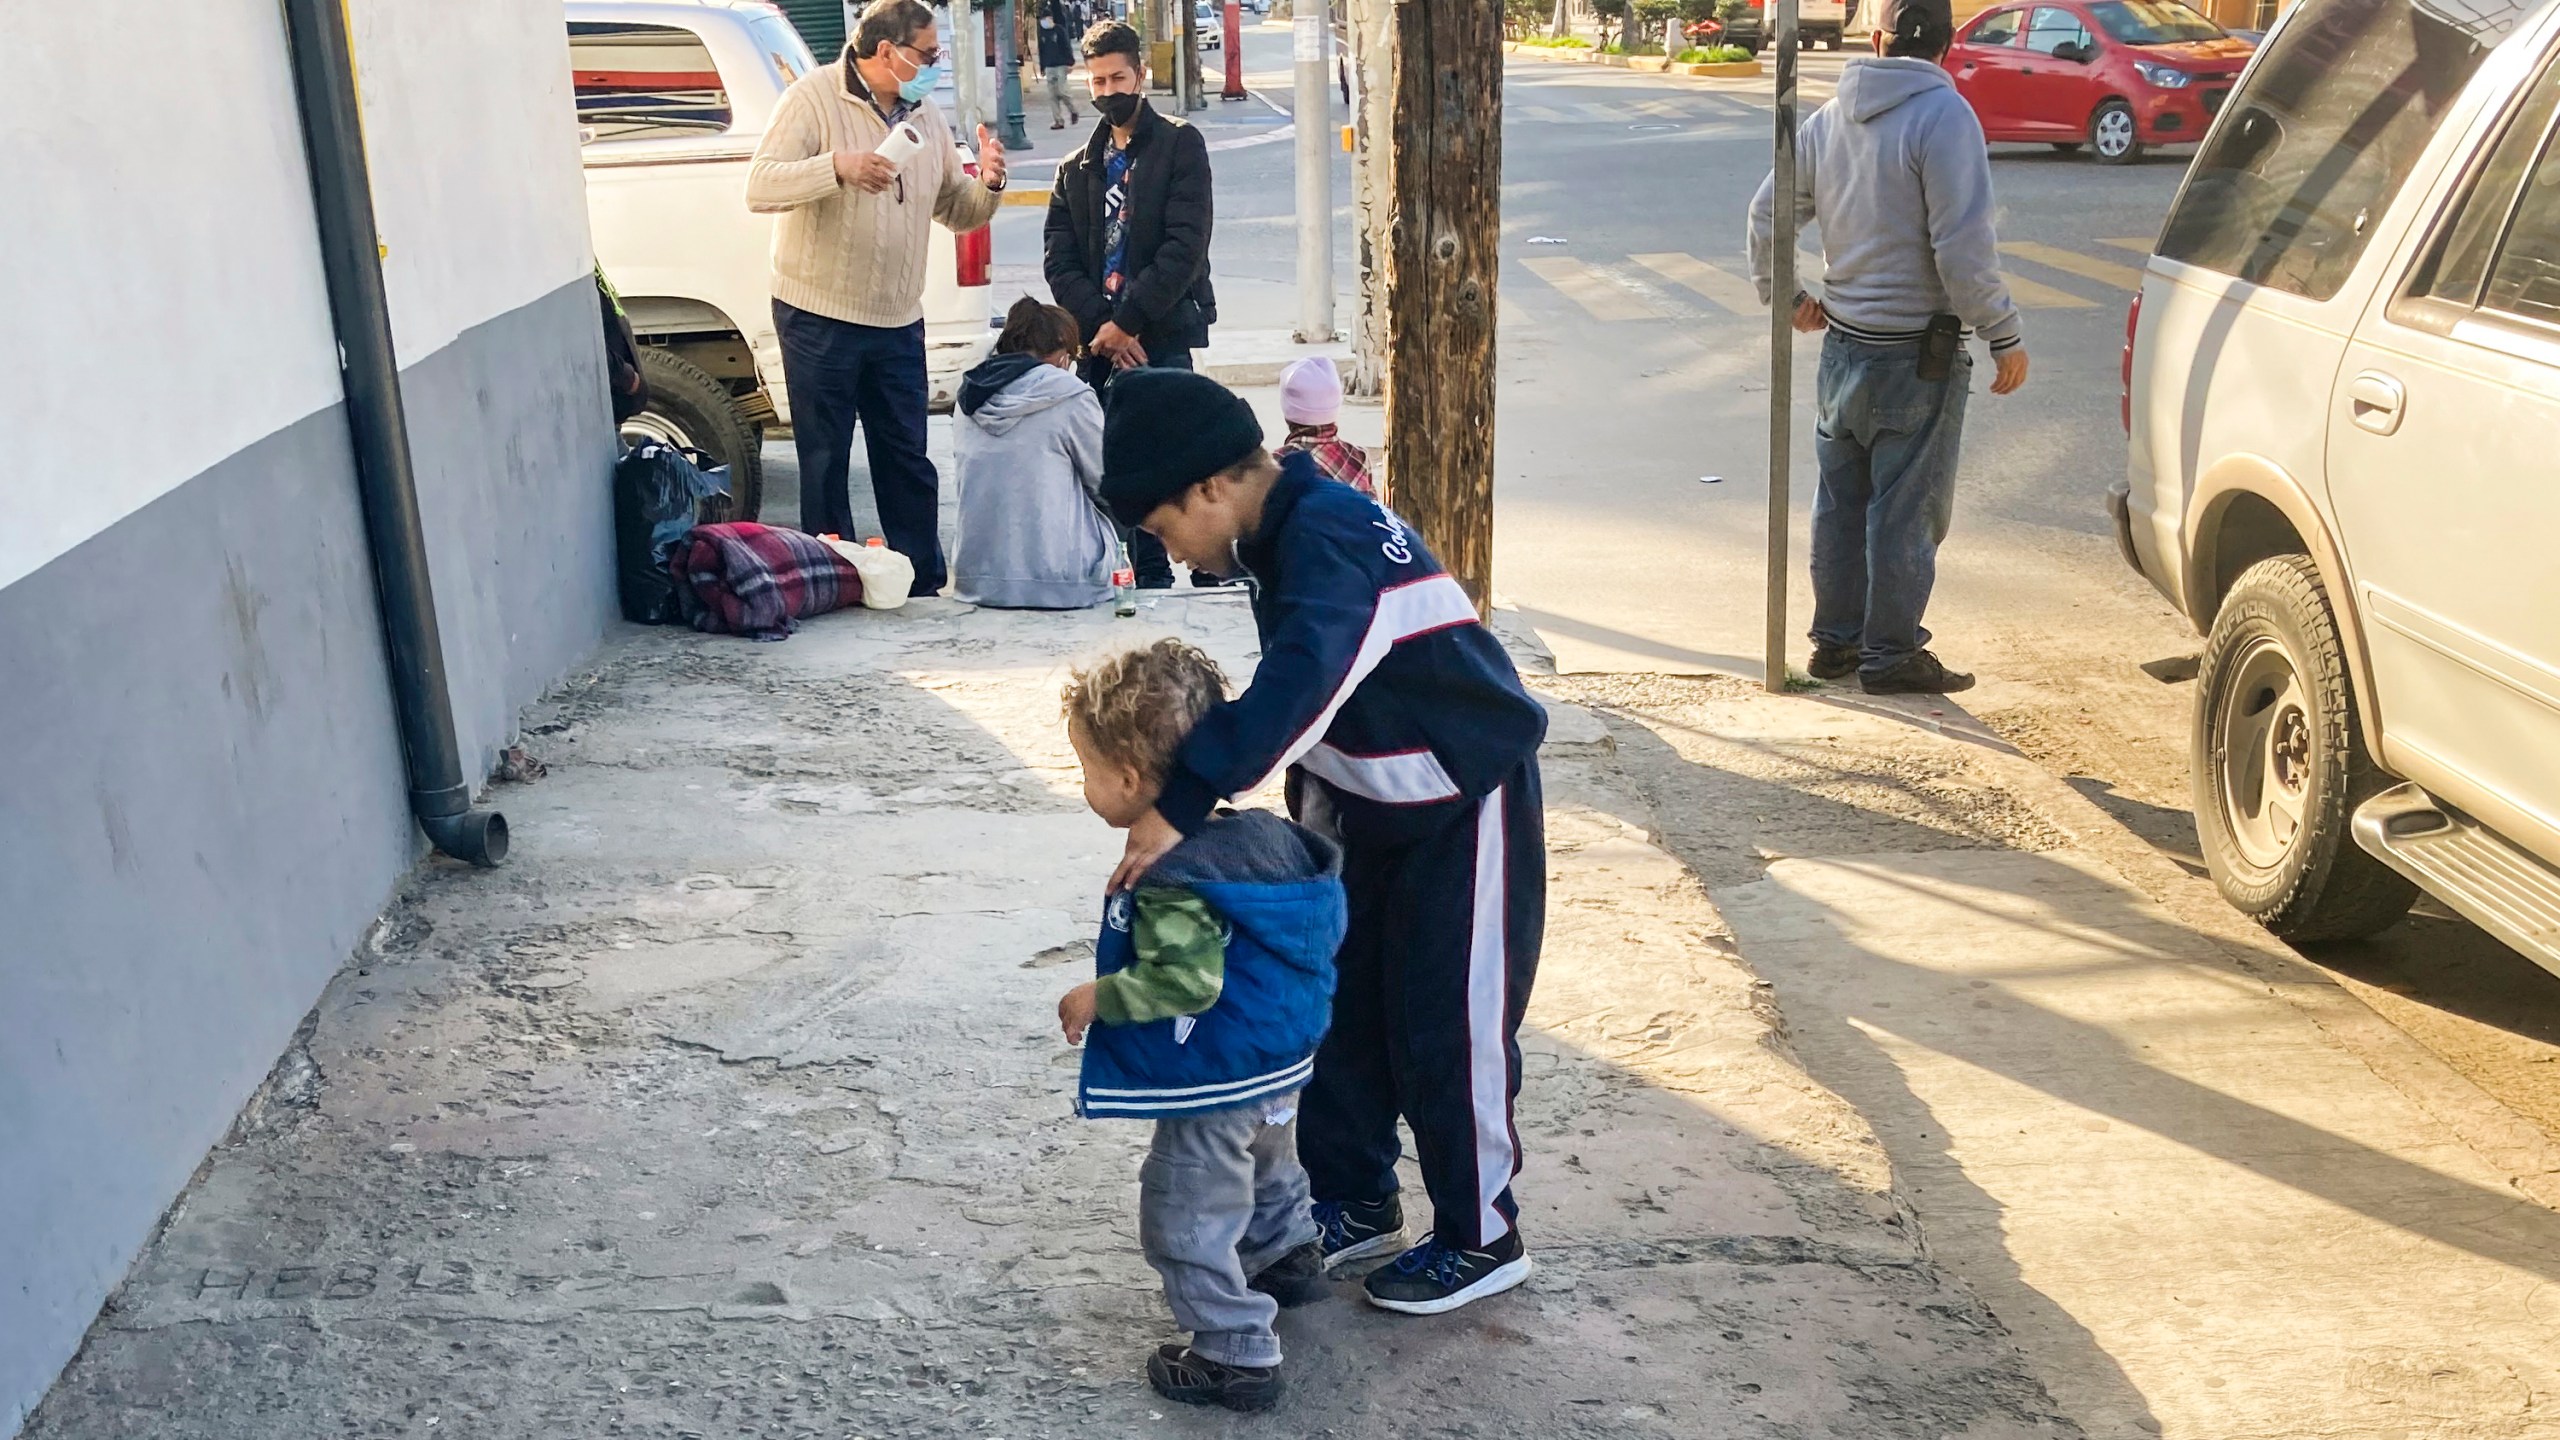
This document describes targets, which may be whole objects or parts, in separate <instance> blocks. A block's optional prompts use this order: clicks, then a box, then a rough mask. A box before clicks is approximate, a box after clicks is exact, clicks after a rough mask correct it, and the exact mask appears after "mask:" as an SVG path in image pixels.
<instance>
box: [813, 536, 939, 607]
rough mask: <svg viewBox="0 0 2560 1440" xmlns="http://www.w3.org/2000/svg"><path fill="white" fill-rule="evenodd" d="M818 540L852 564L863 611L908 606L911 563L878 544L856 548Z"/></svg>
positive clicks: (831, 539) (833, 540)
mask: <svg viewBox="0 0 2560 1440" xmlns="http://www.w3.org/2000/svg"><path fill="white" fill-rule="evenodd" d="M818 538H820V539H822V540H824V541H826V542H827V543H828V544H830V545H833V546H834V547H836V553H837V554H839V555H842V556H843V557H844V558H846V559H847V560H850V561H852V562H853V568H854V570H855V571H856V572H858V573H859V574H860V575H861V576H862V608H863V609H865V610H895V609H897V608H898V607H899V606H901V605H904V604H906V603H907V591H909V590H910V589H913V588H914V587H915V583H916V564H915V562H914V561H912V560H910V559H908V558H907V557H906V556H904V555H901V554H899V553H898V552H897V551H895V550H892V549H890V548H889V547H888V546H887V545H886V544H885V543H883V542H881V541H878V540H872V541H869V542H867V543H863V544H856V543H855V542H853V541H851V540H846V539H841V538H839V537H837V536H834V535H822V536H820V537H818Z"/></svg>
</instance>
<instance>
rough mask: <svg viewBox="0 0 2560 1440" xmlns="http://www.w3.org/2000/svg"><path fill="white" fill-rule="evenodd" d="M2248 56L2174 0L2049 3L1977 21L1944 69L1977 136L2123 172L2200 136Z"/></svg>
mask: <svg viewBox="0 0 2560 1440" xmlns="http://www.w3.org/2000/svg"><path fill="white" fill-rule="evenodd" d="M2253 48H2254V47H2252V46H2251V45H2250V43H2249V42H2248V41H2246V40H2242V39H2239V38H2237V37H2236V36H2233V35H2232V34H2231V33H2230V32H2228V31H2226V30H2224V29H2223V28H2222V27H2221V26H2219V25H2216V24H2214V23H2213V22H2212V21H2210V20H2207V19H2206V18H2204V17H2203V16H2202V15H2199V14H2197V13H2196V12H2195V11H2193V10H2190V9H2188V8H2187V7H2186V6H2184V5H2180V4H2176V3H2174V0H2049V3H2044V4H2029V5H2003V6H1998V7H1995V8H1993V9H1990V10H1986V11H1984V12H1983V13H1982V14H1980V15H1978V16H1976V17H1974V19H1973V21H1972V22H1971V23H1970V24H1967V25H1966V26H1965V27H1964V28H1963V29H1961V30H1959V31H1958V32H1957V34H1956V43H1955V48H1954V49H1952V50H1950V51H1949V52H1948V53H1947V73H1948V74H1950V75H1952V76H1954V77H1955V82H1956V91H1957V93H1959V94H1961V95H1963V96H1964V98H1965V99H1966V100H1967V101H1968V102H1970V103H1971V104H1972V106H1973V113H1974V114H1975V115H1976V116H1978V117H1980V119H1981V121H1982V133H1983V135H1984V136H1985V137H1986V138H1988V139H1991V140H1995V141H2001V140H2009V141H2038V140H2041V141H2044V142H2046V143H2047V144H2050V145H2052V146H2053V148H2055V149H2057V150H2064V151H2073V150H2078V149H2079V148H2080V147H2081V146H2083V145H2086V146H2088V147H2089V150H2090V152H2091V153H2092V154H2094V155H2096V156H2097V158H2098V160H2099V162H2100V163H2101V164H2107V165H2123V164H2128V163H2130V162H2132V161H2135V160H2139V159H2141V158H2142V152H2143V150H2144V148H2145V147H2147V146H2151V145H2168V144H2177V143H2180V142H2190V141H2195V140H2200V139H2202V138H2204V131H2205V126H2207V125H2208V124H2210V123H2212V120H2213V115H2214V112H2215V111H2216V110H2218V109H2220V108H2221V106H2222V102H2223V99H2224V97H2226V96H2228V95H2229V94H2230V93H2231V86H2232V83H2233V82H2234V81H2236V80H2237V79H2238V78H2239V76H2240V72H2241V70H2242V69H2244V68H2246V67H2247V65H2248V63H2249V56H2250V54H2251V53H2252V50H2253Z"/></svg>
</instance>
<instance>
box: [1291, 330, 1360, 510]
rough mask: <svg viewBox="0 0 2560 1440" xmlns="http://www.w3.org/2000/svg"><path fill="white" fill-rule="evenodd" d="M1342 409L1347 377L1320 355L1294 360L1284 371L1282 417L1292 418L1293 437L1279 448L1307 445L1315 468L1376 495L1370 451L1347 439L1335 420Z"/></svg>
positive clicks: (1354, 487)
mask: <svg viewBox="0 0 2560 1440" xmlns="http://www.w3.org/2000/svg"><path fill="white" fill-rule="evenodd" d="M1341 414H1342V377H1341V376H1339V375H1336V374H1335V373H1334V372H1333V362H1332V361H1330V360H1328V359H1326V358H1324V357H1323V356H1321V355H1315V356H1310V357H1308V358H1307V359H1304V360H1294V361H1291V362H1290V364H1289V368H1288V369H1286V370H1283V371H1281V372H1280V418H1282V419H1284V420H1286V421H1288V422H1289V438H1288V439H1287V440H1286V441H1285V442H1283V443H1282V445H1281V446H1280V449H1279V451H1278V452H1277V453H1278V454H1281V455H1286V454H1288V453H1289V452H1290V451H1292V450H1303V451H1305V452H1306V455H1307V458H1308V459H1310V460H1313V461H1315V462H1316V468H1317V469H1318V470H1321V471H1323V472H1324V473H1325V474H1326V475H1328V476H1330V477H1332V478H1333V479H1336V480H1339V481H1341V482H1342V483H1343V484H1345V485H1348V486H1350V487H1351V488H1352V489H1354V490H1357V491H1359V492H1360V493H1361V494H1363V495H1367V496H1369V497H1371V498H1373V499H1374V498H1376V496H1377V494H1378V487H1377V486H1376V485H1375V484H1374V483H1373V482H1372V481H1371V480H1370V478H1369V452H1368V451H1366V450H1364V449H1362V448H1360V447H1359V446H1357V445H1354V444H1352V443H1351V442H1350V441H1348V440H1345V439H1343V438H1342V436H1341V435H1340V434H1339V433H1338V427H1337V426H1336V425H1335V424H1334V422H1335V420H1336V419H1338V418H1339V417H1340V416H1341Z"/></svg>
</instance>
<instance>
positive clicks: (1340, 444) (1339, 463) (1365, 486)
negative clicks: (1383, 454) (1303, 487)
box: [1274, 425, 1378, 500]
mask: <svg viewBox="0 0 2560 1440" xmlns="http://www.w3.org/2000/svg"><path fill="white" fill-rule="evenodd" d="M1292 450H1304V451H1305V452H1307V458H1309V459H1311V460H1313V461H1315V462H1316V468H1317V469H1318V470H1321V471H1323V472H1324V473H1325V474H1326V475H1328V476H1330V477H1331V478H1333V479H1336V480H1339V481H1341V482H1342V483H1343V484H1345V485H1348V486H1350V487H1351V488H1352V489H1354V490H1357V491H1359V492H1360V493H1361V494H1363V495H1366V496H1368V497H1369V498H1370V499H1373V500H1374V499H1376V498H1377V497H1378V487H1377V485H1376V484H1375V483H1374V482H1373V481H1372V480H1371V479H1370V478H1369V452H1368V451H1367V450H1365V449H1362V448H1361V447H1360V446H1357V445H1354V444H1352V443H1351V442H1350V441H1348V440H1345V439H1343V438H1342V436H1341V434H1340V432H1339V431H1338V429H1337V428H1336V427H1334V426H1331V425H1292V426H1290V427H1289V439H1288V442H1287V443H1286V444H1284V445H1282V446H1281V447H1280V448H1279V450H1278V451H1276V452H1274V453H1276V454H1281V455H1286V454H1288V453H1289V452H1290V451H1292Z"/></svg>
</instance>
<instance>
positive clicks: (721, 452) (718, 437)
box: [622, 345, 764, 520]
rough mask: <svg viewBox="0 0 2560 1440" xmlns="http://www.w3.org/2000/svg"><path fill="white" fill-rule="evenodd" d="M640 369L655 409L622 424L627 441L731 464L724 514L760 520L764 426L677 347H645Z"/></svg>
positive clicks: (762, 487)
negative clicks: (678, 447)
mask: <svg viewBox="0 0 2560 1440" xmlns="http://www.w3.org/2000/svg"><path fill="white" fill-rule="evenodd" d="M640 373H641V374H642V375H643V376H645V377H647V379H648V381H649V408H648V409H646V410H643V411H641V412H640V413H639V414H637V415H634V416H632V417H631V418H630V419H628V420H625V421H623V422H622V439H623V443H624V444H634V443H637V442H639V441H642V440H657V441H662V442H664V443H666V444H669V445H681V446H687V447H690V448H692V449H695V450H699V451H701V452H702V453H704V454H706V455H708V456H710V457H711V463H712V464H714V465H726V466H728V467H729V500H730V504H729V508H728V510H727V512H726V514H725V516H724V518H726V519H730V520H753V519H755V518H756V516H757V514H758V513H759V512H761V511H762V510H763V508H764V427H763V426H761V425H758V424H756V423H755V422H754V421H752V420H749V419H748V418H747V417H746V416H744V415H741V414H739V413H738V402H737V400H736V399H735V398H734V397H732V396H731V395H730V394H729V387H728V386H726V385H723V384H721V383H720V382H719V381H717V380H715V379H713V378H712V377H711V374H710V372H709V371H707V370H704V369H703V368H702V367H701V366H699V365H696V364H694V363H693V362H692V361H690V360H687V359H685V358H683V357H682V356H680V355H676V354H674V353H673V352H671V351H668V350H665V349H663V348H660V347H658V346H655V345H643V346H641V347H640Z"/></svg>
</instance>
